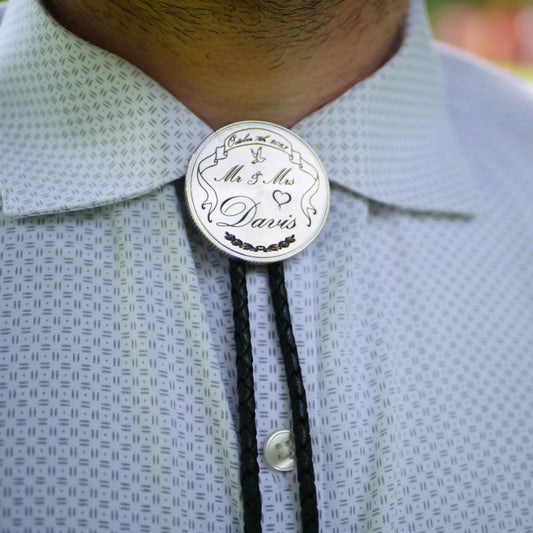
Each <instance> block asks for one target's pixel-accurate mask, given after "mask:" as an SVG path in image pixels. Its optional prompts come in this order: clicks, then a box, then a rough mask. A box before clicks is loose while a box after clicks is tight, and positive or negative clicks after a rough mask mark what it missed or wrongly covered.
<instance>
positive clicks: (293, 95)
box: [48, 0, 407, 128]
mask: <svg viewBox="0 0 533 533" xmlns="http://www.w3.org/2000/svg"><path fill="white" fill-rule="evenodd" d="M48 4H49V8H50V10H51V12H52V14H53V15H54V16H56V18H57V19H58V20H59V21H60V22H61V23H63V24H64V25H65V26H66V27H67V28H69V29H70V30H71V31H73V32H74V33H77V34H78V35H80V36H81V37H83V38H85V39H87V40H88V41H90V42H92V43H93V44H96V45H98V46H101V47H102V48H106V49H107V50H109V51H111V52H113V53H115V54H118V55H120V56H122V57H123V58H125V59H126V60H128V61H129V62H131V63H133V64H134V65H136V66H137V67H139V68H140V69H141V70H143V71H144V72H146V73H147V74H148V75H149V76H151V77H152V78H154V79H155V80H156V81H158V82H159V83H160V84H161V85H163V86H164V87H165V88H166V89H167V90H169V91H170V92H171V93H172V94H173V95H174V96H176V97H177V98H178V99H179V100H181V101H182V103H183V104H184V105H186V106H187V107H189V109H191V111H193V112H194V113H196V114H197V115H198V116H200V118H202V119H203V120H204V121H206V122H207V123H208V124H210V125H211V126H212V127H214V128H217V127H221V126H223V125H225V124H227V123H230V122H236V121H238V120H268V121H272V122H277V123H279V124H282V125H284V126H287V127H290V126H292V125H293V124H294V123H295V122H297V121H298V120H300V119H301V118H303V117H304V116H306V115H307V114H309V113H310V112H312V111H314V110H315V109H317V108H319V107H321V106H322V105H324V104H325V103H327V102H328V101H330V100H332V99H334V98H336V97H337V96H338V95H339V94H342V92H344V91H345V90H346V89H348V88H349V87H351V86H352V85H354V84H355V83H357V82H358V81H360V80H361V79H363V78H365V77H366V76H368V75H369V74H371V73H372V72H373V71H375V70H376V69H377V68H379V67H380V66H381V65H382V64H383V63H384V62H385V61H386V59H387V58H388V57H389V55H390V54H391V51H392V50H393V49H394V47H395V46H396V44H397V42H398V39H399V35H400V28H401V21H402V18H403V15H404V13H405V9H406V7H407V0H372V1H369V0H329V1H328V0H287V1H285V2H283V1H280V0H216V1H215V0H165V1H164V0H150V1H148V0H134V1H126V0H115V1H113V0H48Z"/></svg>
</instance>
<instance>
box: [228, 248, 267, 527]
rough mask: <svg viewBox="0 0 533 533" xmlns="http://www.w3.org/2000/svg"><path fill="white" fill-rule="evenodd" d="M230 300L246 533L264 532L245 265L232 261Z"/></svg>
mask: <svg viewBox="0 0 533 533" xmlns="http://www.w3.org/2000/svg"><path fill="white" fill-rule="evenodd" d="M230 278H231V298H232V301H233V322H234V324H235V333H234V336H235V345H236V350H237V388H238V391H239V440H240V447H241V466H240V467H241V471H240V473H241V487H242V498H243V506H244V531H245V533H261V493H260V491H259V465H258V463H257V431H256V427H255V398H254V376H253V358H252V339H251V335H250V317H249V313H248V291H247V288H246V265H245V263H244V262H243V261H240V260H236V259H230Z"/></svg>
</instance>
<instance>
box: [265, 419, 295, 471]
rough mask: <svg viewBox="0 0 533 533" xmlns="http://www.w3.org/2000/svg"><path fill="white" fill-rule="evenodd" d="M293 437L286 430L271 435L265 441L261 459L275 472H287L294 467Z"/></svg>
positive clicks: (290, 432)
mask: <svg viewBox="0 0 533 533" xmlns="http://www.w3.org/2000/svg"><path fill="white" fill-rule="evenodd" d="M295 450H296V448H295V445H294V435H293V433H292V431H289V430H288V429H281V430H280V431H276V432H275V433H272V435H270V437H268V439H267V440H266V441H265V445H264V447H263V459H264V460H265V463H266V464H267V465H268V466H269V467H270V468H272V469H273V470H276V471H277V472H289V471H290V470H293V469H294V468H295V467H296V454H295Z"/></svg>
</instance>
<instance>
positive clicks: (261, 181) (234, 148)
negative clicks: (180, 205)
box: [185, 121, 329, 263]
mask: <svg viewBox="0 0 533 533" xmlns="http://www.w3.org/2000/svg"><path fill="white" fill-rule="evenodd" d="M185 190H186V194H187V202H188V205H189V209H190V213H191V216H192V218H193V220H194V222H195V223H196V225H197V226H198V228H199V229H200V231H201V232H202V233H203V234H204V235H205V237H207V238H208V239H209V240H210V241H211V242H212V243H213V244H214V245H215V246H216V247H218V248H219V249H221V250H222V251H224V252H226V253H228V254H230V255H231V256H234V257H238V258H240V259H244V260H246V261H250V262H254V263H270V262H274V261H281V260H283V259H287V258H288V257H291V256H293V255H295V254H297V253H298V252H301V251H302V250H303V249H304V248H306V247H307V246H308V245H309V244H310V243H311V242H312V241H313V240H314V239H315V237H316V236H317V235H318V233H319V232H320V230H321V229H322V227H323V226H324V223H325V221H326V217H327V214H328V210H329V183H328V179H327V177H326V172H325V170H324V167H323V166H322V163H321V162H320V160H319V159H318V157H317V156H316V154H315V153H314V152H313V150H312V149H311V148H310V147H309V146H308V145H307V144H306V143H305V142H304V141H303V140H302V139H300V138H299V137H298V136H297V135H295V134H294V133H292V132H291V131H290V130H288V129H285V128H283V127H281V126H278V125H276V124H271V123H269V122H256V121H250V122H236V123H235V124H230V125H228V126H225V127H223V128H221V129H220V130H217V131H215V132H214V133H213V134H211V135H210V136H209V137H208V138H207V139H206V140H205V141H204V142H203V143H202V144H201V145H200V147H199V148H198V149H197V150H196V152H195V153H194V155H193V157H192V159H191V161H190V163H189V167H188V169H187V174H186V177H185Z"/></svg>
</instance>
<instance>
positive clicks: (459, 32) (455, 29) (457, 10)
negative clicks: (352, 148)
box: [0, 0, 533, 81]
mask: <svg viewBox="0 0 533 533" xmlns="http://www.w3.org/2000/svg"><path fill="white" fill-rule="evenodd" d="M2 1H4V0H0V3H1V2H2ZM425 1H426V4H427V6H428V11H429V15H430V19H431V23H432V26H433V32H434V34H435V36H436V37H437V39H439V40H441V41H444V42H447V43H450V44H452V45H454V46H458V47H460V48H463V49H465V50H468V51H469V52H471V53H473V54H476V55H479V56H481V57H484V58H486V59H488V60H489V61H493V62H495V63H497V64H499V65H502V66H504V67H506V68H509V69H510V70H513V71H514V72H516V73H518V74H520V75H521V76H523V77H525V78H526V79H529V80H531V81H533V0H425Z"/></svg>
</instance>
